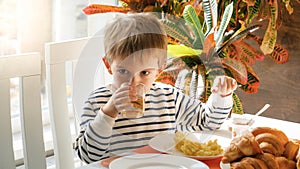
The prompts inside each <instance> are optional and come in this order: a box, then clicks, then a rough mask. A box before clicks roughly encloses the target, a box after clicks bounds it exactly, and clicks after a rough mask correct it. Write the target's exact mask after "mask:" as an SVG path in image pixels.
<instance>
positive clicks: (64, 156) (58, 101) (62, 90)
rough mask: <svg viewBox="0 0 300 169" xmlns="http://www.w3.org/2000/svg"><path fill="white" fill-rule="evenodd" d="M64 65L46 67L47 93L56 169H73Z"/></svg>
mask: <svg viewBox="0 0 300 169" xmlns="http://www.w3.org/2000/svg"><path fill="white" fill-rule="evenodd" d="M64 72H65V63H60V64H55V65H46V74H47V91H48V92H47V93H48V100H49V110H50V118H51V123H52V124H51V127H52V132H53V137H54V154H55V156H56V168H64V169H72V168H74V159H73V147H72V145H73V143H72V139H71V130H70V119H69V113H68V107H67V105H68V103H67V91H66V81H65V79H66V75H65V73H64Z"/></svg>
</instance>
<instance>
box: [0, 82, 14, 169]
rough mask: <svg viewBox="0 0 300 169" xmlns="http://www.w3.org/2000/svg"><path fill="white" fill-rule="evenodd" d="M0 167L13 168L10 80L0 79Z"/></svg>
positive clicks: (3, 168)
mask: <svg viewBox="0 0 300 169" xmlns="http://www.w3.org/2000/svg"><path fill="white" fill-rule="evenodd" d="M0 96H1V97H0V114H1V118H0V133H1V137H0V143H1V144H0V169H13V168H15V166H16V164H15V159H14V152H13V139H12V130H11V129H12V127H11V115H10V81H9V79H2V80H0Z"/></svg>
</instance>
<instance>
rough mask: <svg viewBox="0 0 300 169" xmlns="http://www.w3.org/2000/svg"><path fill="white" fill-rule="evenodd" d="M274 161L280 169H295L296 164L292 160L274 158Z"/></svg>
mask: <svg viewBox="0 0 300 169" xmlns="http://www.w3.org/2000/svg"><path fill="white" fill-rule="evenodd" d="M275 161H276V162H277V164H278V166H279V168H280V169H295V168H296V162H295V161H293V160H289V159H287V158H285V157H275Z"/></svg>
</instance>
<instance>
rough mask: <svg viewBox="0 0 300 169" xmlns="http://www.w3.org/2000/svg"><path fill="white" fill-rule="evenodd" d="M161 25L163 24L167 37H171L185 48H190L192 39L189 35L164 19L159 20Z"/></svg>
mask: <svg viewBox="0 0 300 169" xmlns="http://www.w3.org/2000/svg"><path fill="white" fill-rule="evenodd" d="M161 23H162V24H163V26H164V28H165V31H166V32H167V34H168V35H169V36H171V37H173V38H174V39H176V40H178V41H179V42H181V43H182V44H184V45H186V46H192V43H193V39H192V38H191V37H190V35H188V34H186V32H185V30H183V29H182V28H180V27H179V26H178V25H176V24H175V23H174V22H172V21H169V20H166V19H163V20H161Z"/></svg>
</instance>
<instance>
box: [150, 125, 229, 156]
mask: <svg viewBox="0 0 300 169" xmlns="http://www.w3.org/2000/svg"><path fill="white" fill-rule="evenodd" d="M174 136H175V133H162V134H159V135H157V136H155V137H154V138H152V139H151V140H150V141H149V145H150V146H151V147H152V148H153V149H155V150H158V151H160V152H164V153H168V154H173V155H179V156H187V155H185V154H183V153H182V152H180V151H178V150H177V149H176V148H175V142H174ZM186 138H188V139H190V140H192V141H197V142H200V143H205V142H208V141H209V140H214V139H217V142H218V144H219V145H221V147H222V148H223V149H224V150H225V148H226V147H228V146H229V144H230V141H231V132H230V131H227V130H217V131H203V132H194V133H188V134H187V136H186ZM222 155H223V154H220V155H216V156H188V157H191V158H194V159H197V160H211V159H215V158H218V157H221V156H222Z"/></svg>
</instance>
